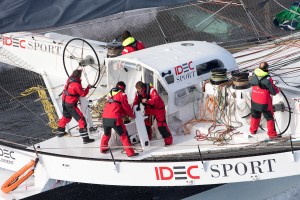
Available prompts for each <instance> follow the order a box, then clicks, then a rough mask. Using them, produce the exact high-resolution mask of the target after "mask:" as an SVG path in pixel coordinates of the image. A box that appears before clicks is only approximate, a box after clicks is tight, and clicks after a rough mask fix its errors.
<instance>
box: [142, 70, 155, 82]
mask: <svg viewBox="0 0 300 200" xmlns="http://www.w3.org/2000/svg"><path fill="white" fill-rule="evenodd" d="M144 82H145V83H151V84H152V85H153V71H150V70H149V69H146V68H144Z"/></svg>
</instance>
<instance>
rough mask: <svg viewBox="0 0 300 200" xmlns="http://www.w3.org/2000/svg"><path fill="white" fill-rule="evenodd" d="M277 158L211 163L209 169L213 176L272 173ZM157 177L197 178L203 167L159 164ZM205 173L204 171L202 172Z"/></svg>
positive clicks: (162, 179) (156, 168) (172, 178)
mask: <svg viewBox="0 0 300 200" xmlns="http://www.w3.org/2000/svg"><path fill="white" fill-rule="evenodd" d="M275 164H276V160H275V159H266V160H262V161H249V162H237V163H234V164H229V163H226V164H213V163H212V164H211V165H210V167H209V169H208V171H207V172H205V173H210V176H211V177H212V178H221V177H222V178H224V177H231V176H233V175H239V176H245V175H254V174H262V173H272V172H275V171H274V165H275ZM154 169H155V177H156V180H159V181H168V180H187V179H189V180H191V179H192V180H196V179H200V175H201V171H200V169H201V167H200V166H199V165H190V166H172V167H169V166H158V167H155V168H154ZM202 173H204V172H202Z"/></svg>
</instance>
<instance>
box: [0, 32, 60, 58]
mask: <svg viewBox="0 0 300 200" xmlns="http://www.w3.org/2000/svg"><path fill="white" fill-rule="evenodd" d="M2 39H3V45H6V46H12V47H17V48H22V49H28V50H34V51H42V52H47V53H53V54H59V53H60V52H61V49H62V46H59V45H55V44H52V43H43V42H38V41H36V40H25V39H20V38H12V37H6V36H3V37H2Z"/></svg>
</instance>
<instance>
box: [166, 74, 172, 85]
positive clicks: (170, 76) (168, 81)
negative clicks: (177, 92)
mask: <svg viewBox="0 0 300 200" xmlns="http://www.w3.org/2000/svg"><path fill="white" fill-rule="evenodd" d="M165 80H166V82H167V83H168V84H172V83H174V75H173V74H171V75H168V76H165Z"/></svg>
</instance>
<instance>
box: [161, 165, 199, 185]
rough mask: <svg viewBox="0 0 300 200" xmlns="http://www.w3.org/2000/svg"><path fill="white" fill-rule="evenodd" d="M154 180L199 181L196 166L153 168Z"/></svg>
mask: <svg viewBox="0 0 300 200" xmlns="http://www.w3.org/2000/svg"><path fill="white" fill-rule="evenodd" d="M155 175H156V180H162V181H166V180H173V179H175V180H187V179H200V176H199V170H198V165H192V166H189V167H187V168H186V166H173V167H172V168H170V167H155Z"/></svg>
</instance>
